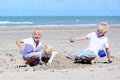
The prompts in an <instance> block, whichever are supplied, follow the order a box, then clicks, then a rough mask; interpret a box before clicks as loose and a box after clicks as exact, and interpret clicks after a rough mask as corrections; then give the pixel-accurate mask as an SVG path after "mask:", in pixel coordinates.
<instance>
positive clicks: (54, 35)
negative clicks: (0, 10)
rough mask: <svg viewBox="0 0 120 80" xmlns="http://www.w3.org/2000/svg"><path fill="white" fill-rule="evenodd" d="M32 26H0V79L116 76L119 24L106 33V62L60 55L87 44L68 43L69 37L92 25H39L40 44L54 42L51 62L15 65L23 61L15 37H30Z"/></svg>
mask: <svg viewBox="0 0 120 80" xmlns="http://www.w3.org/2000/svg"><path fill="white" fill-rule="evenodd" d="M32 29H33V28H32V27H30V28H29V27H22V28H20V27H17V28H16V27H10V28H8V27H6V28H2V27H1V28H0V79H1V80H40V79H41V80H48V79H49V80H101V79H102V80H120V75H119V74H120V52H119V50H120V49H119V47H120V44H119V42H120V37H119V34H120V26H110V30H109V32H108V33H107V34H106V36H107V37H108V39H109V44H110V50H111V56H112V58H113V63H110V64H108V63H107V57H105V58H97V59H96V63H95V64H94V65H90V64H74V61H73V60H69V59H66V57H65V56H64V55H67V54H72V53H74V52H76V51H79V50H82V49H84V48H85V47H87V45H88V42H87V40H85V41H77V42H75V43H70V42H69V38H70V37H76V36H81V35H86V34H87V33H89V32H91V31H95V30H96V27H95V26H91V27H87V26H85V27H82V26H71V27H68V26H67V27H65V26H64V27H51V28H48V27H41V29H42V32H43V35H42V42H43V44H44V45H45V44H50V45H53V46H54V50H55V51H57V52H58V53H59V54H58V55H56V57H55V59H54V60H53V63H54V64H53V63H52V65H51V66H47V67H45V68H40V67H32V68H26V67H18V66H23V65H24V63H25V62H24V61H23V59H22V58H21V54H19V48H18V47H17V45H16V43H15V41H16V40H17V39H23V38H29V37H31V33H32Z"/></svg>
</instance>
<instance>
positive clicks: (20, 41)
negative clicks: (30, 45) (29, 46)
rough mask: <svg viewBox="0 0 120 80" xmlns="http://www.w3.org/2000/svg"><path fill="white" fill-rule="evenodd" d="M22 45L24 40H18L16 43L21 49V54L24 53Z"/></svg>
mask: <svg viewBox="0 0 120 80" xmlns="http://www.w3.org/2000/svg"><path fill="white" fill-rule="evenodd" d="M22 43H24V42H23V40H17V41H16V44H17V45H18V47H19V48H20V53H22V52H23V48H22Z"/></svg>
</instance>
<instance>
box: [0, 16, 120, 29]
mask: <svg viewBox="0 0 120 80" xmlns="http://www.w3.org/2000/svg"><path fill="white" fill-rule="evenodd" d="M101 22H107V23H108V24H110V25H120V16H0V27H26V26H28V27H35V26H43V27H45V26H49V27H51V26H56V27H57V26H59V27H60V26H70V25H71V26H72V25H76V26H89V25H93V26H94V25H97V24H99V23H101Z"/></svg>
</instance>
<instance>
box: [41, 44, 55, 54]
mask: <svg viewBox="0 0 120 80" xmlns="http://www.w3.org/2000/svg"><path fill="white" fill-rule="evenodd" d="M43 49H44V51H45V52H46V54H51V53H52V51H53V47H52V46H51V45H45V46H44V48H43Z"/></svg>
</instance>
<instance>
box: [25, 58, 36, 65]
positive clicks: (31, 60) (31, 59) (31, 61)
mask: <svg viewBox="0 0 120 80" xmlns="http://www.w3.org/2000/svg"><path fill="white" fill-rule="evenodd" d="M37 60H38V58H36V57H34V56H33V57H31V58H30V59H29V60H28V61H27V62H26V63H25V65H26V66H31V64H32V63H33V62H35V61H37Z"/></svg>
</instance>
